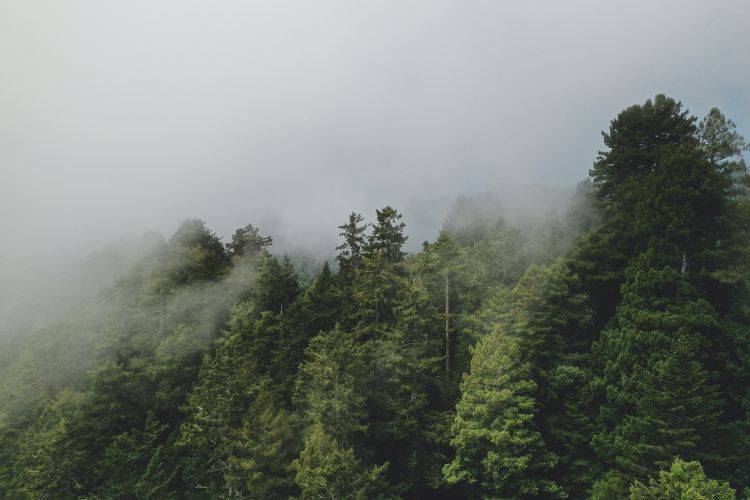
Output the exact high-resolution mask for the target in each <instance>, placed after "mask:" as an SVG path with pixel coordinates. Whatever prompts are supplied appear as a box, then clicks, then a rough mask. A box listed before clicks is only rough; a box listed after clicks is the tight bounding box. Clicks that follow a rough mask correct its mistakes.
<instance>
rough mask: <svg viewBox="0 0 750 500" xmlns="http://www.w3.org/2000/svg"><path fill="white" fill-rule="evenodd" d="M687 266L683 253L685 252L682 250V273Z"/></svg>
mask: <svg viewBox="0 0 750 500" xmlns="http://www.w3.org/2000/svg"><path fill="white" fill-rule="evenodd" d="M687 268H688V261H687V255H685V252H682V270H681V272H682V274H685V273H686V272H687Z"/></svg>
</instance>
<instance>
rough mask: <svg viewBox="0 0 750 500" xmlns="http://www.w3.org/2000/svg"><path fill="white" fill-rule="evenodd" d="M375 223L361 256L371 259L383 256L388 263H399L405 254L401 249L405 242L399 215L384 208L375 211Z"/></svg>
mask: <svg viewBox="0 0 750 500" xmlns="http://www.w3.org/2000/svg"><path fill="white" fill-rule="evenodd" d="M375 214H376V218H377V223H375V224H374V225H373V226H372V234H370V236H369V237H368V238H367V243H366V244H365V246H364V248H363V249H362V250H363V254H364V255H365V256H366V257H369V258H373V257H375V256H376V255H383V256H384V257H385V259H386V260H387V261H388V262H400V261H402V260H403V258H404V256H405V255H406V253H405V252H404V251H402V250H401V247H402V246H403V245H404V243H405V242H406V236H405V235H404V227H406V225H405V224H404V223H403V222H399V221H400V220H401V214H400V213H398V212H397V211H396V210H395V209H394V208H392V207H389V206H387V207H385V208H382V209H380V210H376V211H375Z"/></svg>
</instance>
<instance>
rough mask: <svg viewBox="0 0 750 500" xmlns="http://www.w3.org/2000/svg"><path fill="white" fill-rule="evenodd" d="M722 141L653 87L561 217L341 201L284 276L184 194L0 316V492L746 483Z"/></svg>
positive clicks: (747, 390)
mask: <svg viewBox="0 0 750 500" xmlns="http://www.w3.org/2000/svg"><path fill="white" fill-rule="evenodd" d="M747 149H748V148H747V144H746V143H745V142H744V139H743V138H742V136H740V135H739V134H738V133H737V132H736V130H735V126H734V124H733V123H732V122H731V121H730V120H729V119H727V118H726V117H725V116H724V115H723V114H722V113H721V112H720V111H719V110H717V109H712V110H711V111H710V112H709V114H708V115H707V116H706V117H705V118H703V119H701V120H699V119H697V118H696V117H694V116H692V115H691V114H690V113H689V112H688V111H687V110H685V109H684V108H683V106H682V104H681V103H680V102H679V101H676V100H674V99H672V98H669V97H667V96H664V95H657V96H656V97H655V98H654V99H653V100H651V99H650V100H647V101H646V102H645V103H643V104H638V105H634V106H631V107H629V108H627V109H625V110H623V111H622V112H621V113H620V114H619V115H618V116H617V117H615V119H614V120H613V121H612V122H611V124H610V127H609V129H608V130H607V131H606V132H605V133H604V148H603V150H602V151H601V152H600V153H599V155H598V156H597V158H596V160H595V162H594V165H593V168H592V169H591V171H590V179H588V180H586V181H584V182H582V183H581V184H580V185H579V186H578V189H577V190H576V193H575V196H574V199H573V201H572V202H571V203H570V206H569V208H568V211H567V213H566V214H565V215H564V216H563V217H559V218H557V217H550V218H549V220H546V221H543V222H541V223H539V224H537V225H535V226H534V227H512V226H511V225H510V224H509V223H508V222H506V221H505V220H504V219H503V218H502V217H500V216H499V214H497V213H495V214H494V216H493V213H492V210H491V209H487V207H486V206H482V205H481V203H480V202H477V203H476V204H474V205H472V203H471V202H467V201H466V200H464V201H463V202H461V203H459V204H457V205H456V207H455V208H454V210H453V212H452V213H451V216H450V217H449V218H448V220H447V221H446V225H445V228H444V230H443V231H441V232H440V233H439V234H437V235H435V239H434V240H433V241H430V242H425V243H424V244H423V247H422V250H421V251H419V252H415V253H412V254H408V253H407V252H405V250H404V244H405V242H406V234H405V226H404V223H403V222H402V214H401V213H400V212H398V211H397V210H396V209H394V208H392V207H390V206H386V207H383V208H382V209H380V210H377V211H376V213H375V214H374V217H372V218H369V217H365V216H363V215H362V214H359V213H357V212H353V213H352V214H351V215H350V216H349V217H348V218H347V219H345V220H342V225H341V226H339V229H340V236H341V243H340V245H339V246H338V247H337V248H336V251H337V254H336V258H335V262H333V261H332V262H330V263H329V262H326V263H325V264H323V265H322V266H320V268H319V269H316V270H315V272H314V274H313V275H312V276H310V277H309V279H302V277H301V276H300V272H299V267H298V266H297V265H296V263H295V261H294V260H293V259H292V258H289V257H286V256H279V255H274V254H273V253H272V252H271V247H272V239H271V236H268V235H266V234H265V233H264V232H263V231H262V230H259V229H258V228H256V227H254V226H253V225H251V224H247V225H245V226H243V227H241V228H240V229H238V230H237V231H236V232H235V233H234V235H233V236H232V238H231V241H230V242H228V243H222V242H221V240H220V239H219V238H218V237H217V236H216V235H215V234H214V233H213V232H212V231H211V230H210V229H209V228H207V227H206V225H205V224H204V223H203V222H202V221H200V220H197V219H188V220H186V221H185V222H184V223H183V224H182V225H180V227H179V228H178V229H177V231H176V232H175V233H174V235H173V236H172V237H171V238H169V239H168V240H163V239H161V240H154V239H153V238H152V239H150V240H149V246H148V248H149V250H148V252H146V254H145V255H144V256H143V257H141V258H140V260H139V261H138V264H137V265H136V266H135V267H134V268H133V270H132V272H130V273H129V274H128V275H127V276H126V277H124V278H123V279H120V280H119V281H118V282H117V283H116V284H115V285H114V286H112V287H111V288H110V289H109V290H108V291H107V293H105V294H102V295H101V296H100V297H98V299H97V300H98V301H97V302H96V304H95V307H93V308H92V309H93V311H91V310H86V311H81V312H79V313H78V314H74V315H70V316H69V317H67V318H65V320H63V321H59V322H57V323H55V324H53V325H51V326H48V327H45V328H43V329H40V330H35V331H33V332H30V333H26V334H25V335H24V336H23V337H22V338H21V340H20V341H19V340H18V337H14V338H12V339H11V338H0V343H2V344H0V352H2V355H0V496H2V497H3V498H12V499H16V498H18V499H37V498H86V499H95V498H101V499H105V498H138V499H169V498H175V499H177V498H188V499H189V498H196V499H198V498H201V499H203V498H290V497H293V498H310V499H313V498H342V499H343V498H359V499H369V498H519V499H521V498H524V499H534V498H539V499H541V498H596V499H611V498H632V499H646V498H717V499H729V498H736V496H737V495H742V494H745V495H746V494H747V493H748V492H750V460H748V457H750V427H749V426H748V412H750V288H749V287H748V284H749V280H750V269H748V265H750V239H749V238H748V237H749V236H750V235H749V234H748V232H749V231H750V197H749V196H748V188H750V179H749V178H748V174H747V172H746V166H745V162H744V160H743V156H742V155H743V152H745V151H747ZM353 208H356V207H353ZM476 214H481V217H475V215H476ZM466 222H471V224H467V223H466Z"/></svg>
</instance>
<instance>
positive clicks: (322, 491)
mask: <svg viewBox="0 0 750 500" xmlns="http://www.w3.org/2000/svg"><path fill="white" fill-rule="evenodd" d="M293 466H294V468H295V469H296V471H297V475H296V477H295V480H296V482H297V485H298V486H299V488H300V491H301V498H310V499H314V498H351V499H354V500H367V499H370V498H384V497H385V495H384V493H385V492H386V491H387V483H386V482H385V480H384V479H383V473H384V472H385V470H386V469H387V467H388V466H387V464H385V465H380V466H368V465H365V464H364V463H362V461H361V460H360V459H359V458H358V457H357V456H356V455H355V454H354V450H353V449H352V448H343V447H341V446H340V445H339V443H338V442H337V440H336V439H335V438H333V437H331V436H330V435H329V434H328V433H326V431H325V429H324V427H323V425H322V424H320V423H316V424H314V425H313V426H312V428H311V429H310V431H309V436H308V437H307V439H306V440H305V448H304V449H303V450H302V452H301V453H300V456H299V459H297V460H295V462H294V465H293Z"/></svg>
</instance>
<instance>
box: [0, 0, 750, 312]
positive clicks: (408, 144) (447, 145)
mask: <svg viewBox="0 0 750 500" xmlns="http://www.w3.org/2000/svg"><path fill="white" fill-rule="evenodd" d="M748 20H750V3H748V2H745V1H741V0H737V1H716V2H687V1H679V2H677V1H668V2H659V3H653V2H645V1H640V2H627V4H626V3H624V2H623V3H617V4H614V3H613V2H593V1H592V2H565V3H563V2H515V3H511V2H490V1H473V2H458V1H452V2H448V1H440V0H425V1H416V0H415V1H407V2H346V1H338V2H329V1H322V2H284V1H274V2H246V1H223V2H213V3H207V2H197V1H185V0H180V1H177V0H170V1H167V0H163V1H158V2H154V1H140V0H134V1H129V2H106V1H105V2H103V1H93V0H90V1H75V0H71V1H68V2H53V1H48V2H44V1H21V0H18V1H13V0H7V1H4V2H2V3H0V63H1V64H0V228H1V229H2V238H1V239H0V257H2V258H1V259H0V283H2V286H0V303H3V304H5V305H6V306H7V305H8V304H10V303H12V302H14V301H15V299H17V297H18V295H19V294H20V290H21V284H23V285H24V286H30V285H29V284H31V285H39V284H42V283H48V282H51V281H54V280H55V279H58V278H59V277H60V276H62V275H63V274H65V270H66V269H68V268H69V267H70V266H72V265H74V264H80V262H83V261H85V259H86V258H87V256H88V255H89V254H91V253H92V252H95V251H99V250H101V249H103V248H106V247H107V246H110V245H112V244H113V242H117V241H120V240H121V239H123V238H125V239H128V238H137V237H138V236H139V235H141V234H142V233H143V232H145V231H149V230H153V231H158V232H161V233H162V234H164V235H166V236H169V235H170V234H171V233H172V232H173V231H174V230H175V229H176V227H177V225H178V224H179V222H180V221H181V220H182V219H184V218H186V217H199V218H201V219H203V220H205V221H206V222H207V224H208V225H209V226H210V227H211V228H213V229H214V230H215V231H216V232H217V233H218V234H220V235H223V236H225V241H226V239H227V237H228V236H229V235H230V234H231V232H232V231H233V230H234V229H235V228H236V227H239V226H241V225H244V224H247V223H248V222H251V223H253V224H254V225H256V226H258V227H260V228H261V229H262V231H263V232H264V233H265V234H269V233H270V234H272V235H273V236H274V238H275V240H276V242H277V243H276V245H275V247H274V248H276V249H278V250H280V251H283V250H285V249H294V248H301V247H304V248H307V249H309V250H311V251H314V252H317V251H320V252H326V251H330V250H331V248H332V246H334V245H335V241H336V238H337V233H338V230H337V229H336V226H337V225H338V224H341V223H343V222H344V221H345V219H346V216H347V214H348V213H349V212H351V211H352V210H356V211H361V212H363V213H365V214H366V215H367V216H368V217H369V218H370V220H371V219H372V211H373V210H374V208H376V207H380V206H383V205H385V204H390V205H393V206H394V207H396V208H398V209H401V210H403V211H404V212H405V221H406V222H407V224H408V225H409V234H410V236H411V240H410V243H411V245H412V246H411V248H415V246H414V245H416V244H418V243H419V242H420V241H421V240H423V239H425V238H430V237H431V236H432V235H433V234H434V232H435V231H436V230H437V228H438V227H439V226H440V223H441V222H442V220H443V218H444V216H445V214H446V213H447V211H448V209H449V208H450V206H451V203H452V202H453V200H455V198H456V197H457V196H458V195H467V194H468V195H471V194H475V193H479V192H483V191H499V192H501V193H503V192H504V193H513V194H514V197H513V198H514V199H515V200H516V201H518V202H522V201H523V200H524V199H525V198H526V197H525V196H523V193H525V190H526V189H527V187H528V186H539V185H542V186H547V187H551V188H555V187H563V188H565V187H569V186H572V185H574V184H575V182H577V181H579V180H581V179H582V178H583V177H585V176H586V175H587V171H588V169H589V167H590V166H591V163H592V162H593V160H594V158H595V156H596V152H597V150H598V149H600V148H601V136H600V134H599V132H600V131H601V130H603V129H605V128H606V127H607V126H608V124H609V121H610V120H611V119H612V118H613V117H614V116H615V115H616V114H617V112H619V111H620V110H621V109H623V108H624V107H626V106H628V105H630V104H634V103H640V102H643V101H644V100H645V99H647V98H649V97H653V95H654V94H656V93H659V92H663V93H666V94H668V95H670V96H672V97H675V98H677V99H680V100H682V101H683V103H685V104H686V106H687V107H688V108H689V109H690V111H691V112H693V113H694V114H696V115H698V116H702V115H704V114H705V113H706V112H707V111H708V110H709V109H710V107H712V106H717V107H719V108H720V109H722V111H723V112H724V113H725V114H726V115H727V116H728V117H729V118H732V119H733V120H734V121H735V122H736V123H737V124H738V129H739V131H740V132H741V133H744V135H745V136H748V135H750V130H749V127H750V99H748V98H747V97H748V95H747V89H748V84H750V65H748V64H747V48H748V47H750V40H748V38H749V37H750V36H749V35H748V32H747V21H748ZM740 42H742V43H740ZM553 198H555V197H553ZM533 199H534V200H535V201H534V203H535V204H539V203H541V200H542V199H543V197H539V196H537V197H534V198H533ZM514 203H515V202H514ZM60 279H61V278H60Z"/></svg>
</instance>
